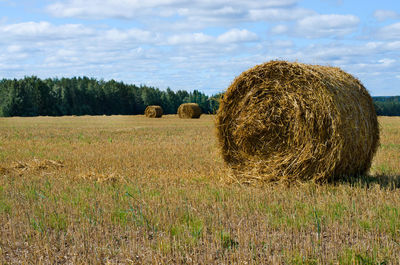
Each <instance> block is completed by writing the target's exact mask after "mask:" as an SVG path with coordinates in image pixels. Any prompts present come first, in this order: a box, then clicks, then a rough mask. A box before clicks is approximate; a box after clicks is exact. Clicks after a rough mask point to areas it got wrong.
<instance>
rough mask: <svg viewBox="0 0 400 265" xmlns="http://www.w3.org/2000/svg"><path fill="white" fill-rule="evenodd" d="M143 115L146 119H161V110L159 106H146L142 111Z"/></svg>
mask: <svg viewBox="0 0 400 265" xmlns="http://www.w3.org/2000/svg"><path fill="white" fill-rule="evenodd" d="M144 115H146V117H148V118H161V117H162V115H163V109H162V108H161V106H155V105H153V106H147V107H146V109H145V110H144Z"/></svg>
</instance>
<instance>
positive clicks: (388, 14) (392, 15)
mask: <svg viewBox="0 0 400 265" xmlns="http://www.w3.org/2000/svg"><path fill="white" fill-rule="evenodd" d="M374 17H375V18H376V19H377V20H378V21H385V20H388V19H399V18H400V14H399V13H397V12H395V11H393V10H382V9H378V10H375V12H374Z"/></svg>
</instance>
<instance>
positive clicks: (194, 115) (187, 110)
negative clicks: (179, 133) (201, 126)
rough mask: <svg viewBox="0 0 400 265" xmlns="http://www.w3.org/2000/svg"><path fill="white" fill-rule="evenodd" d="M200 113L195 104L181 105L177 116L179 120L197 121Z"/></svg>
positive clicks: (198, 107) (197, 105)
mask: <svg viewBox="0 0 400 265" xmlns="http://www.w3.org/2000/svg"><path fill="white" fill-rule="evenodd" d="M201 113H202V112H201V108H200V106H199V104H197V103H183V104H181V105H180V106H179V108H178V116H179V118H181V119H198V118H200V116H201Z"/></svg>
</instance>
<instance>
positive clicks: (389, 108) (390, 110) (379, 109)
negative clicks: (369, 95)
mask: <svg viewBox="0 0 400 265" xmlns="http://www.w3.org/2000/svg"><path fill="white" fill-rule="evenodd" d="M373 99H374V104H375V110H376V113H377V114H378V115H381V116H400V96H394V97H373Z"/></svg>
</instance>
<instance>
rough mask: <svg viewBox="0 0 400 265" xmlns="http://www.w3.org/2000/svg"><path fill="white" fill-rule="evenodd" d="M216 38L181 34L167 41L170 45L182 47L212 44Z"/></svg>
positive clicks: (199, 34)
mask: <svg viewBox="0 0 400 265" xmlns="http://www.w3.org/2000/svg"><path fill="white" fill-rule="evenodd" d="M213 40H214V38H213V37H212V36H209V35H206V34H204V33H192V34H181V35H173V36H171V37H169V38H168V39H167V43H168V44H170V45H181V44H204V43H208V42H212V41H213Z"/></svg>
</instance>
